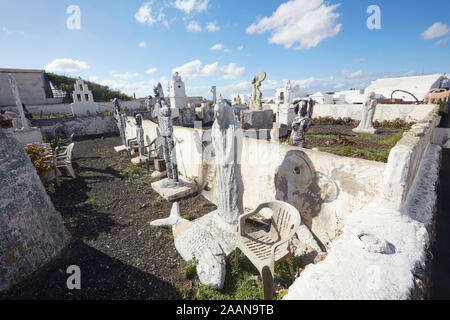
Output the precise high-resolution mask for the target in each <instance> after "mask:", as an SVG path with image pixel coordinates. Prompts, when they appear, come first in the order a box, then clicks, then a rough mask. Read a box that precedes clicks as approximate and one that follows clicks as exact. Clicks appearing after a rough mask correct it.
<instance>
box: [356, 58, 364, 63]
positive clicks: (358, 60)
mask: <svg viewBox="0 0 450 320" xmlns="http://www.w3.org/2000/svg"><path fill="white" fill-rule="evenodd" d="M366 60H367V59H366V58H356V59H355V62H364V61H366Z"/></svg>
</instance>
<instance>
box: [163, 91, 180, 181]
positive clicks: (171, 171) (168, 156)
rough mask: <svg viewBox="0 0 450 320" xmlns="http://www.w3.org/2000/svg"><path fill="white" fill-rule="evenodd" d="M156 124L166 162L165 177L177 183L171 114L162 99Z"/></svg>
mask: <svg viewBox="0 0 450 320" xmlns="http://www.w3.org/2000/svg"><path fill="white" fill-rule="evenodd" d="M159 104H160V105H161V108H160V109H159V116H158V124H159V131H160V134H161V137H162V138H163V149H164V160H165V161H166V169H167V177H168V178H169V180H171V182H175V183H178V167H177V155H176V152H175V143H174V140H173V125H172V112H171V111H170V108H169V107H168V106H167V104H166V101H165V100H164V98H162V99H161V100H160V102H159Z"/></svg>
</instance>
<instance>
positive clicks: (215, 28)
mask: <svg viewBox="0 0 450 320" xmlns="http://www.w3.org/2000/svg"><path fill="white" fill-rule="evenodd" d="M206 30H208V31H209V32H216V31H219V30H220V27H219V26H217V25H216V22H210V23H208V24H207V25H206Z"/></svg>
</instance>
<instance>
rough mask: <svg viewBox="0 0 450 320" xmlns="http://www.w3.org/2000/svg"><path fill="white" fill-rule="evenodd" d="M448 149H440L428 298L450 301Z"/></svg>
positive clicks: (449, 183) (449, 176) (449, 182)
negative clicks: (440, 159) (440, 158)
mask: <svg viewBox="0 0 450 320" xmlns="http://www.w3.org/2000/svg"><path fill="white" fill-rule="evenodd" d="M449 194H450V149H442V163H441V171H440V173H439V187H438V199H437V216H436V222H435V226H436V230H435V233H436V238H435V240H434V244H433V248H432V253H433V261H432V264H431V293H430V298H431V299H433V300H435V299H446V300H447V299H450V245H449V244H450V232H449V230H450V201H449V197H448V195H449Z"/></svg>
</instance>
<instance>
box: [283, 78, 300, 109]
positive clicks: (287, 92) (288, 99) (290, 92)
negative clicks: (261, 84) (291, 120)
mask: <svg viewBox="0 0 450 320" xmlns="http://www.w3.org/2000/svg"><path fill="white" fill-rule="evenodd" d="M298 90H300V86H299V85H296V86H295V87H294V88H292V85H291V81H290V80H288V81H287V82H286V86H285V88H284V104H285V105H287V106H289V105H290V104H291V103H292V100H293V98H292V97H293V96H294V93H296V92H297V91H298Z"/></svg>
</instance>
